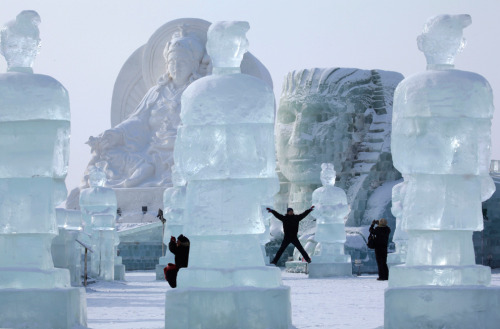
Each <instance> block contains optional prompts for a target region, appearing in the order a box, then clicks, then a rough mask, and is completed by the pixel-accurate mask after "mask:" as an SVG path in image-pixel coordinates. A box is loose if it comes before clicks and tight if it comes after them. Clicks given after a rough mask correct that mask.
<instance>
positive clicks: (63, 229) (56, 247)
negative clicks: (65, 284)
mask: <svg viewBox="0 0 500 329" xmlns="http://www.w3.org/2000/svg"><path fill="white" fill-rule="evenodd" d="M56 219H57V227H58V230H59V235H58V236H56V237H55V238H54V239H53V240H52V247H51V250H52V260H53V261H54V266H55V267H59V268H67V269H68V270H69V274H70V278H71V285H72V286H74V287H77V286H81V282H82V280H81V276H82V266H81V253H82V247H81V245H80V244H78V243H77V242H76V239H78V238H79V235H80V233H81V232H82V214H81V212H80V211H79V210H68V209H62V208H56Z"/></svg>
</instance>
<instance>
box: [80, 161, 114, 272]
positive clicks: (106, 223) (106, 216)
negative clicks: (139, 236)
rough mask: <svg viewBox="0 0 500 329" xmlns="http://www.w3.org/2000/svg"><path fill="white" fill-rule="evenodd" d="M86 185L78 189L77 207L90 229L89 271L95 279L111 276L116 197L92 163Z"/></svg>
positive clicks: (104, 176) (101, 171)
mask: <svg viewBox="0 0 500 329" xmlns="http://www.w3.org/2000/svg"><path fill="white" fill-rule="evenodd" d="M89 183H90V188H87V189H84V190H82V192H81V193H80V209H81V211H82V214H84V218H86V219H87V223H86V224H87V225H88V224H89V223H88V221H89V218H90V226H91V228H92V229H91V231H89V230H88V229H87V231H88V232H90V234H91V238H90V240H91V244H92V249H93V250H94V252H93V253H92V256H91V261H90V269H91V274H92V275H93V276H95V277H97V278H99V279H102V280H107V281H111V280H114V277H115V274H114V273H115V270H114V261H115V256H116V253H115V239H116V238H117V237H118V236H117V235H116V229H115V219H116V209H117V201H116V194H115V191H113V189H111V188H108V187H104V184H105V183H106V174H105V173H104V171H103V170H102V169H101V168H98V167H93V168H92V169H91V170H90V173H89Z"/></svg>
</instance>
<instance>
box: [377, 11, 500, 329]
mask: <svg viewBox="0 0 500 329" xmlns="http://www.w3.org/2000/svg"><path fill="white" fill-rule="evenodd" d="M470 23H471V18H470V16H469V15H441V16H436V17H433V18H430V19H429V20H428V21H427V23H426V25H425V27H424V31H423V33H422V35H420V36H419V38H418V46H419V49H420V50H421V51H423V52H424V54H425V56H426V58H427V71H425V72H423V73H419V74H416V75H413V76H411V77H409V78H407V79H405V80H403V81H402V82H401V83H400V84H399V86H398V87H397V89H396V92H395V96H394V117H393V133H392V147H391V148H392V152H393V159H394V165H395V167H396V168H397V169H399V170H400V171H401V173H402V174H403V175H404V177H405V184H407V186H406V188H405V189H406V191H405V192H404V200H403V209H402V213H401V224H402V229H403V230H406V231H407V232H408V237H409V240H408V252H407V256H406V264H405V265H397V266H393V267H391V269H390V276H389V289H388V290H387V291H386V293H385V326H384V328H386V329H391V328H398V329H401V328H424V327H425V328H498V323H499V322H500V313H499V312H498V309H499V307H500V289H498V288H492V287H487V286H488V284H489V283H490V275H491V273H490V268H489V267H485V266H481V265H475V259H474V248H473V244H472V232H473V231H479V230H482V229H483V216H482V211H481V202H482V201H484V200H486V199H488V198H489V197H490V196H491V194H492V193H493V192H494V189H495V186H494V184H493V182H492V179H491V178H490V176H489V164H490V138H491V137H490V128H491V118H492V116H493V111H494V108H493V98H492V91H491V88H490V85H489V84H488V82H487V81H486V80H485V79H484V78H483V77H482V76H480V75H478V74H476V73H472V72H464V71H459V70H455V69H453V60H454V56H455V54H456V53H457V52H458V51H459V50H460V49H461V48H462V47H463V45H464V39H463V37H462V30H463V28H465V27H467V26H468V25H469V24H470Z"/></svg>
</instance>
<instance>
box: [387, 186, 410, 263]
mask: <svg viewBox="0 0 500 329" xmlns="http://www.w3.org/2000/svg"><path fill="white" fill-rule="evenodd" d="M406 185H407V183H406V182H405V181H403V182H401V183H399V184H397V185H395V186H394V187H393V188H392V207H391V212H392V214H393V215H394V217H396V230H395V231H394V236H393V237H392V241H393V242H394V244H395V245H396V251H395V252H393V253H390V254H388V255H387V264H388V265H389V266H392V265H398V264H404V263H405V262H406V252H407V249H408V234H407V233H406V231H404V230H403V229H402V228H401V226H402V222H401V216H402V214H403V207H404V205H403V201H404V196H405V193H406Z"/></svg>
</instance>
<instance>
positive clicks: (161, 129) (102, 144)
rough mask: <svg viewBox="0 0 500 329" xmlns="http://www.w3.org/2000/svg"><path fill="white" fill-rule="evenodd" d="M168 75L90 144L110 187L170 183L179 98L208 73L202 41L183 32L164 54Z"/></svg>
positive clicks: (91, 164)
mask: <svg viewBox="0 0 500 329" xmlns="http://www.w3.org/2000/svg"><path fill="white" fill-rule="evenodd" d="M164 58H165V66H166V72H165V74H164V75H162V76H161V77H160V79H159V80H158V83H157V85H156V86H154V87H152V88H151V89H150V90H149V91H148V92H147V93H146V95H145V96H144V98H143V99H142V101H141V102H140V103H139V105H138V106H137V109H136V111H135V112H134V113H133V114H132V115H131V116H130V117H129V118H128V119H127V120H125V121H123V122H122V123H120V124H119V125H117V126H116V127H114V128H111V129H108V130H106V131H105V132H104V133H102V134H101V135H100V136H98V137H90V138H89V141H88V142H87V143H88V144H89V145H90V146H91V148H92V154H93V156H92V159H91V161H90V163H89V165H88V168H91V167H92V166H94V164H95V163H97V162H100V161H104V162H105V163H106V167H105V170H106V174H107V176H108V180H107V182H106V186H108V187H136V186H163V185H165V182H170V175H171V170H170V168H171V167H172V166H173V156H172V155H173V153H172V152H173V147H174V142H175V138H176V136H177V127H178V126H179V123H180V117H179V114H180V96H181V95H182V92H183V91H184V90H185V89H186V87H187V86H188V85H189V84H190V83H191V82H193V81H195V80H196V79H198V78H200V77H201V76H203V75H204V73H206V64H204V63H206V62H208V59H207V55H206V52H205V47H204V45H203V42H202V41H200V40H199V39H198V38H197V37H196V36H194V35H185V33H184V32H183V31H182V30H181V31H180V32H179V33H177V34H174V35H173V36H172V39H171V40H170V41H169V42H168V43H167V45H166V47H165V50H164ZM84 180H85V181H87V180H88V175H87V173H86V175H85V178H84Z"/></svg>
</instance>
